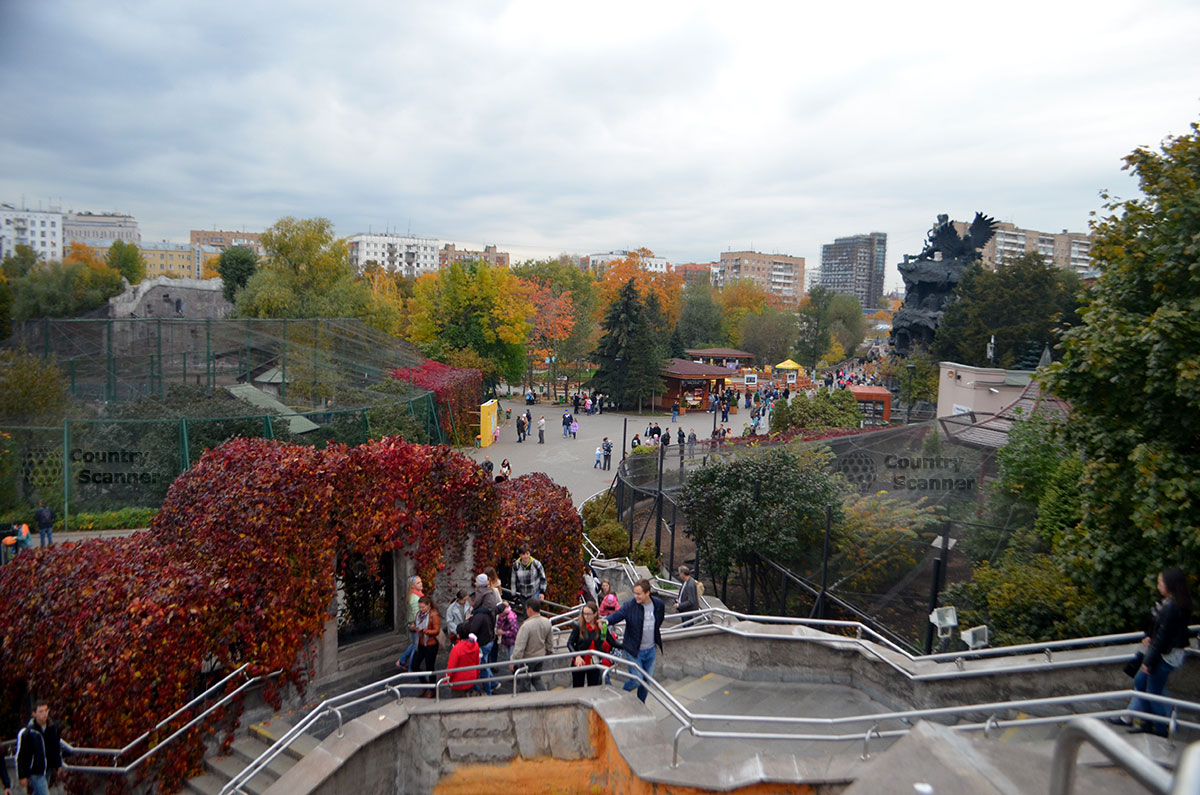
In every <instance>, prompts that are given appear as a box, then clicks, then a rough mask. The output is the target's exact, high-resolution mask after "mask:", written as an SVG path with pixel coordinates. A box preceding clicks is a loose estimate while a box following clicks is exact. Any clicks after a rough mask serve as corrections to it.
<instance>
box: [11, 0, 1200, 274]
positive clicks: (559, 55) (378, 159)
mask: <svg viewBox="0 0 1200 795" xmlns="http://www.w3.org/2000/svg"><path fill="white" fill-rule="evenodd" d="M835 5H836V7H834V6H835ZM1198 34H1200V3H1196V2H1194V1H1193V0H1178V2H1167V1H1166V0H1143V1H1142V2H1138V3H1133V2H1119V3H1114V2H1097V1H1096V0H1092V1H1091V2H1036V3H1034V2H1004V3H999V2H993V3H961V2H959V3H949V2H947V3H903V2H887V3H869V2H856V3H840V4H833V3H820V4H818V3H815V2H780V3H754V2H750V3H732V2H728V0H725V1H724V2H652V1H651V0H643V2H638V3H623V2H608V3H603V4H601V5H598V6H597V5H591V4H584V3H570V2H516V3H508V4H504V3H499V2H471V3H467V2H448V1H442V2H423V3H410V2H379V3H356V2H328V0H325V1H324V2H286V3H283V2H280V3H268V2H253V1H252V2H244V1H243V2H236V3H235V2H212V1H209V2H203V3H201V2H191V1H190V0H177V1H176V2H144V3H139V2H122V1H121V0H110V2H105V3H98V2H60V1H59V0H0V68H2V69H3V72H2V74H3V79H2V80H0V97H2V99H3V108H4V121H3V125H2V127H0V129H2V132H0V201H3V202H8V203H12V204H20V202H21V201H22V200H23V201H24V202H25V204H26V205H27V206H29V207H33V208H36V207H37V206H38V205H39V204H41V205H43V206H46V205H48V204H51V203H60V204H61V205H62V206H63V208H64V209H66V208H75V209H88V210H93V211H107V210H121V211H125V212H130V213H132V214H134V215H135V216H136V217H137V218H138V221H139V222H140V224H141V227H142V232H143V239H147V240H154V239H170V240H175V241H185V240H186V239H187V234H188V230H189V229H192V228H205V227H207V228H211V227H217V228H223V229H247V230H260V229H262V228H263V227H264V226H266V225H268V224H270V223H272V222H273V221H274V220H276V219H277V218H279V217H281V216H284V215H297V216H304V217H308V216H317V215H321V216H326V217H329V218H331V219H333V221H334V222H335V224H336V226H337V230H338V233H339V234H344V235H349V234H353V233H356V232H365V231H367V230H368V229H372V230H376V231H379V230H383V229H386V228H391V229H394V230H399V231H408V230H411V231H412V232H413V233H416V234H422V235H430V236H433V237H438V238H441V239H444V240H455V241H460V242H465V243H475V244H482V243H497V244H499V245H500V246H501V248H503V249H507V250H509V251H511V252H513V254H514V255H515V256H516V257H517V258H523V257H526V256H545V255H550V254H555V253H558V252H560V251H568V252H572V253H579V254H587V253H592V252H597V251H607V250H609V249H613V248H633V247H637V246H646V247H647V248H650V249H652V250H653V251H654V252H655V253H656V254H659V255H660V256H665V257H668V258H669V259H670V260H672V261H673V262H688V261H701V262H708V261H711V260H714V259H716V258H717V257H718V256H719V253H720V252H721V251H723V250H728V249H740V248H754V249H757V250H760V251H772V252H782V253H788V254H793V255H798V256H804V257H806V258H808V262H809V264H810V266H814V265H817V264H819V262H820V256H821V244H822V243H827V242H830V241H832V239H833V238H834V237H838V236H843V235H850V234H856V233H862V232H870V231H882V232H886V233H887V234H888V239H889V240H888V242H889V245H888V260H889V263H891V264H890V266H889V275H888V284H889V286H893V285H898V284H899V283H900V279H899V275H898V273H897V272H896V270H895V263H896V262H899V261H900V260H901V258H902V255H903V254H905V253H914V254H915V253H917V251H919V249H920V247H921V240H922V238H923V237H924V234H925V232H926V230H927V229H928V228H929V226H930V225H931V224H932V222H933V221H934V219H935V217H936V215H937V214H938V213H948V214H950V215H951V217H953V218H962V219H968V218H969V217H970V216H971V215H972V214H973V213H974V212H975V211H976V210H982V211H984V212H987V213H990V214H992V215H995V216H996V217H997V218H999V219H1000V220H1006V221H1012V222H1014V223H1016V224H1018V225H1020V226H1024V227H1029V228H1034V229H1040V230H1043V231H1058V230H1061V229H1064V228H1065V229H1070V230H1072V231H1086V227H1087V222H1088V217H1089V213H1090V212H1091V211H1093V210H1097V209H1099V208H1100V199H1099V196H1098V193H1099V191H1100V190H1102V189H1104V188H1111V189H1113V190H1114V191H1115V192H1116V193H1118V194H1120V195H1125V196H1128V195H1131V194H1132V193H1133V192H1134V184H1133V182H1132V180H1130V178H1129V177H1128V176H1127V175H1125V174H1123V173H1122V172H1121V165H1122V164H1121V158H1122V156H1124V155H1125V154H1126V153H1128V152H1129V151H1130V150H1131V149H1133V148H1134V147H1136V146H1139V145H1149V146H1154V145H1157V144H1158V143H1159V142H1160V141H1161V140H1162V138H1163V137H1164V136H1166V135H1168V134H1181V133H1186V132H1187V131H1188V125H1189V124H1190V123H1191V122H1192V121H1195V120H1197V119H1198V118H1200V44H1198V41H1200V39H1198V38H1197V36H1198Z"/></svg>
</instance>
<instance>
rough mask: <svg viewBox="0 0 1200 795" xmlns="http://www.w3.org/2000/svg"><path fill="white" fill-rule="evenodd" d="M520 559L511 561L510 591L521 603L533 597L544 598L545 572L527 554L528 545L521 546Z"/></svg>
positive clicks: (539, 562)
mask: <svg viewBox="0 0 1200 795" xmlns="http://www.w3.org/2000/svg"><path fill="white" fill-rule="evenodd" d="M520 551H521V557H519V558H517V559H516V560H514V561H513V567H512V589H513V591H514V592H515V593H516V594H517V596H519V597H520V599H521V603H522V604H524V603H525V601H526V600H528V599H531V598H533V597H535V596H536V597H537V598H538V599H544V598H545V597H546V570H545V569H544V568H542V562H541V561H540V560H538V559H537V558H535V557H533V556H532V555H530V554H529V545H528V544H522V545H521V550H520Z"/></svg>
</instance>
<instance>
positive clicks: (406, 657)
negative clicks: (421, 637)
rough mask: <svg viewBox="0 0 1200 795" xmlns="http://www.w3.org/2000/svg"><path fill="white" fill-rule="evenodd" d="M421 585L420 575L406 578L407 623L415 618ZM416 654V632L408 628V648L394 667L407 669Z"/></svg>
mask: <svg viewBox="0 0 1200 795" xmlns="http://www.w3.org/2000/svg"><path fill="white" fill-rule="evenodd" d="M423 587H424V583H422V582H421V578H420V577H415V576H414V577H409V578H408V623H409V625H412V623H413V622H414V621H416V620H417V611H418V610H419V603H420V601H421V597H422V596H424V595H425V594H424V592H423V591H422V590H421V589H422V588H423ZM416 654H417V633H416V632H415V631H413V630H411V629H410V630H409V633H408V648H407V649H405V650H404V653H403V654H401V655H400V659H399V660H397V661H396V667H397V668H399V669H400V670H401V671H407V670H408V669H409V668H410V667H412V666H413V658H414V657H416Z"/></svg>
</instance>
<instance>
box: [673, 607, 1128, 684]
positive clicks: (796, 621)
mask: <svg viewBox="0 0 1200 795" xmlns="http://www.w3.org/2000/svg"><path fill="white" fill-rule="evenodd" d="M700 616H708V617H709V618H710V619H711V618H713V617H720V616H727V617H730V618H733V619H736V620H738V621H746V622H750V623H759V624H788V625H793V626H804V627H811V628H814V629H823V628H826V627H832V628H835V629H854V630H855V632H856V635H855V637H845V636H839V635H832V634H831V635H828V636H826V637H819V638H817V637H807V636H795V635H791V636H788V635H777V634H774V633H767V632H756V631H754V630H749V629H742V628H739V627H730V626H726V625H724V624H721V623H720V622H717V621H710V623H709V624H708V625H707V628H710V629H716V630H719V631H721V632H727V633H729V634H732V635H737V636H739V637H743V638H748V639H760V640H761V639H768V640H788V641H797V642H810V643H821V644H826V645H849V646H853V647H855V648H858V649H860V650H862V651H864V652H866V653H867V654H869V655H871V656H872V657H874V658H876V659H878V660H879V661H880V662H882V663H884V664H885V665H887V666H889V667H890V668H892V669H893V670H895V671H897V672H898V673H900V674H902V675H903V676H904V677H905V678H907V679H909V680H910V681H914V682H920V681H934V680H938V679H958V678H968V677H977V676H989V675H992V674H996V673H1006V674H1011V673H1029V672H1035V671H1046V670H1053V669H1058V668H1078V667H1081V666H1085V665H1086V666H1090V665H1107V664H1111V663H1124V662H1127V661H1128V660H1129V654H1128V653H1126V652H1121V653H1118V654H1110V655H1103V656H1096V657H1086V658H1079V659H1068V660H1063V659H1057V660H1056V659H1053V656H1052V655H1051V654H1049V653H1047V659H1046V661H1045V662H1037V663H1021V664H1016V665H1005V666H1004V667H1003V668H965V667H964V666H963V664H962V663H964V662H965V661H966V653H965V652H964V653H963V654H958V655H954V662H955V663H956V664H955V666H954V669H953V670H949V671H935V672H931V673H914V672H912V671H910V670H909V669H908V668H905V667H904V666H903V665H900V664H899V663H898V662H897V661H896V660H894V659H891V658H889V657H888V656H887V655H884V654H883V653H881V651H880V650H879V649H878V648H876V645H877V644H881V645H884V646H886V647H887V648H888V649H889V650H890V651H892V652H893V653H895V654H897V655H900V656H901V657H903V658H904V660H906V661H907V662H909V663H913V664H916V663H921V662H934V663H941V662H945V661H946V660H945V656H944V655H935V656H936V657H937V659H933V660H931V659H930V657H928V656H916V655H912V654H909V653H908V652H906V651H905V650H904V649H901V648H899V647H898V646H896V645H895V644H892V643H891V642H889V641H888V640H887V638H885V637H882V636H880V635H879V634H878V633H876V632H875V631H874V630H872V629H871V628H870V627H869V626H867V625H865V624H862V623H861V622H858V621H837V620H833V619H814V618H791V617H786V616H759V615H751V614H748V613H739V612H737V611H736V610H729V609H728V608H723V607H710V608H702V609H700V610H692V611H688V612H686V613H672V614H670V615H668V616H666V619H668V620H677V621H683V620H686V619H689V618H696V617H700ZM695 629H696V627H695V626H690V627H671V628H668V629H664V630H663V631H662V634H663V636H664V637H671V636H674V635H678V634H683V633H684V632H687V633H689V634H690V633H691V632H692V631H694V630H695ZM863 635H871V636H872V637H873V639H874V640H875V642H874V643H871V642H868V641H865V640H864V639H863ZM1134 635H1135V636H1136V637H1141V636H1140V635H1137V633H1134ZM1106 637H1111V636H1099V638H1100V641H1101V642H1104V639H1105V638H1106ZM1088 640H1089V639H1087V638H1079V639H1076V640H1075V641H1069V642H1064V643H1070V644H1071V645H1072V646H1074V647H1081V646H1084V645H1086V642H1087V641H1088ZM1027 645H1028V646H1030V647H1031V648H1032V649H1033V650H1042V649H1043V646H1041V645H1039V644H1027ZM1069 647H1070V646H1068V648H1069Z"/></svg>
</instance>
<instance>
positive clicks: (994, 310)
mask: <svg viewBox="0 0 1200 795" xmlns="http://www.w3.org/2000/svg"><path fill="white" fill-rule="evenodd" d="M1080 289H1081V286H1080V283H1079V278H1078V277H1077V276H1076V275H1075V272H1074V271H1071V270H1067V269H1064V268H1059V267H1057V266H1055V265H1054V264H1053V263H1051V262H1046V260H1045V259H1044V258H1043V257H1042V255H1041V254H1037V253H1029V254H1023V255H1021V256H1020V257H1017V258H1016V259H1015V260H1013V261H1012V262H1009V263H1006V264H1004V265H1002V266H1000V267H999V268H997V269H996V270H994V271H992V270H987V269H985V268H983V267H982V266H980V265H978V264H976V265H973V266H972V267H971V268H970V269H968V270H967V272H966V273H965V274H963V278H962V279H961V280H960V281H959V283H958V286H957V287H956V288H955V291H954V300H953V301H951V302H950V304H949V305H948V306H947V307H946V311H945V313H944V314H943V315H942V320H941V322H940V323H939V324H938V329H937V334H936V336H935V337H934V339H933V348H932V350H933V354H934V356H935V357H936V358H938V359H939V360H941V361H948V362H959V363H961V364H970V365H975V366H978V367H986V366H988V365H989V360H988V356H987V348H988V342H989V341H990V340H991V338H992V337H993V336H994V337H995V338H996V346H995V357H994V359H993V360H992V362H994V366H996V367H1006V368H1007V367H1013V366H1014V365H1016V364H1017V363H1018V360H1019V359H1020V358H1021V357H1022V356H1023V355H1024V354H1025V352H1026V351H1028V350H1033V351H1036V353H1035V354H1034V355H1035V356H1036V355H1037V354H1038V353H1041V351H1042V348H1043V347H1045V346H1047V345H1050V346H1053V345H1055V344H1056V343H1057V341H1058V334H1059V332H1060V330H1061V329H1062V328H1066V327H1070V326H1072V325H1075V324H1076V323H1078V321H1079V317H1078V314H1077V312H1078V308H1079V301H1080Z"/></svg>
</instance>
